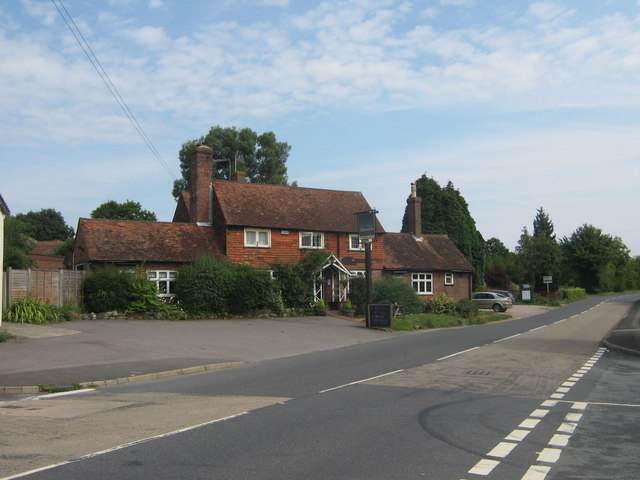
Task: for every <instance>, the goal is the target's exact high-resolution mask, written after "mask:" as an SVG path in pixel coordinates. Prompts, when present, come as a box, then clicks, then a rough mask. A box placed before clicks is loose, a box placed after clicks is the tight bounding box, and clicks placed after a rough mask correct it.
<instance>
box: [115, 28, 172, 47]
mask: <svg viewBox="0 0 640 480" xmlns="http://www.w3.org/2000/svg"><path fill="white" fill-rule="evenodd" d="M122 33H123V35H125V36H126V37H128V38H130V39H132V40H133V41H134V42H136V43H137V44H139V45H141V46H143V47H146V48H151V49H160V48H164V47H165V46H166V45H167V43H168V42H169V37H168V36H167V34H166V33H165V31H164V29H163V28H162V27H151V26H145V27H141V28H138V29H135V30H125V31H123V32H122Z"/></svg>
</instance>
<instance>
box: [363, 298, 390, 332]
mask: <svg viewBox="0 0 640 480" xmlns="http://www.w3.org/2000/svg"><path fill="white" fill-rule="evenodd" d="M368 308H369V316H368V319H369V324H368V325H367V326H368V327H369V328H392V325H393V305H392V304H391V303H370V304H369V305H368Z"/></svg>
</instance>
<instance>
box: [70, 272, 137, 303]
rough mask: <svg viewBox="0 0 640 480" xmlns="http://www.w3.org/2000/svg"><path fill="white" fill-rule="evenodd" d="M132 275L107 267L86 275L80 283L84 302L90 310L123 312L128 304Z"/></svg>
mask: <svg viewBox="0 0 640 480" xmlns="http://www.w3.org/2000/svg"><path fill="white" fill-rule="evenodd" d="M132 280H133V275H132V274H131V273H128V272H122V271H119V270H117V269H116V268H115V267H109V268H106V269H104V270H100V271H97V272H94V273H91V274H89V275H87V277H86V278H85V280H84V282H83V284H82V293H83V298H84V304H85V306H86V307H87V309H88V310H89V311H90V312H110V311H113V310H117V311H119V312H124V311H125V310H126V309H127V307H128V306H129V302H130V295H131V291H132V286H131V284H132Z"/></svg>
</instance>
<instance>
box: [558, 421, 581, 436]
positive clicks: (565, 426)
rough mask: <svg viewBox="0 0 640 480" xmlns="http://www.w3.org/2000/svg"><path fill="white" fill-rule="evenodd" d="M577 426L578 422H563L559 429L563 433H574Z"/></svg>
mask: <svg viewBox="0 0 640 480" xmlns="http://www.w3.org/2000/svg"><path fill="white" fill-rule="evenodd" d="M577 426H578V424H577V423H576V422H563V423H561V424H560V426H559V427H558V431H559V432H561V433H573V432H574V431H575V429H576V427H577Z"/></svg>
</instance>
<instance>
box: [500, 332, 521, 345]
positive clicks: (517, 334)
mask: <svg viewBox="0 0 640 480" xmlns="http://www.w3.org/2000/svg"><path fill="white" fill-rule="evenodd" d="M520 335H522V334H521V333H516V334H515V335H511V336H510V337H504V338H501V339H499V340H494V341H493V343H500V342H504V341H505V340H509V339H511V338H516V337H519V336H520Z"/></svg>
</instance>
